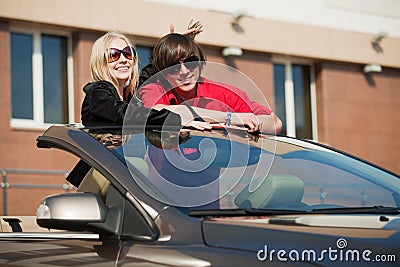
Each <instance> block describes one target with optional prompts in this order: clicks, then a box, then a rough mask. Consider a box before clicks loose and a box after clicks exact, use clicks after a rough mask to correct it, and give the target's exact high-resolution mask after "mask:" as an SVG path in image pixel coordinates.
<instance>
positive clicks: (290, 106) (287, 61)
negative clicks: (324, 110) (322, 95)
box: [272, 56, 318, 141]
mask: <svg viewBox="0 0 400 267" xmlns="http://www.w3.org/2000/svg"><path fill="white" fill-rule="evenodd" d="M272 64H273V65H274V64H282V65H284V66H285V106H286V125H285V126H286V135H287V136H291V137H296V116H295V115H296V114H295V99H294V84H293V76H292V73H293V69H292V66H293V65H295V64H300V65H306V66H309V67H310V77H309V78H310V104H311V134H312V140H314V141H318V125H317V96H316V87H315V67H314V64H313V62H312V61H310V60H305V59H297V58H292V57H283V56H273V57H272ZM274 90H275V89H274Z"/></svg>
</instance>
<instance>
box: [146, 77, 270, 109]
mask: <svg viewBox="0 0 400 267" xmlns="http://www.w3.org/2000/svg"><path fill="white" fill-rule="evenodd" d="M140 97H141V99H142V100H143V105H144V106H145V107H152V106H154V105H156V104H164V105H177V104H181V103H182V100H181V99H179V98H177V97H176V96H175V95H174V93H173V92H172V91H171V90H169V91H168V92H165V89H164V87H163V86H162V85H161V84H160V83H152V84H148V85H145V86H143V87H142V88H141V90H140ZM186 100H187V102H188V103H189V104H190V105H192V106H194V107H199V108H205V109H212V110H218V111H223V112H229V111H232V112H237V113H254V114H255V115H269V114H271V110H270V109H269V108H267V107H265V106H263V105H261V104H259V103H257V102H255V101H252V100H250V98H249V97H248V95H247V94H246V92H244V91H242V90H240V89H238V88H236V87H234V86H231V85H226V84H223V83H219V82H215V81H212V80H209V79H206V78H203V77H202V78H201V80H200V81H199V82H198V83H197V97H196V98H192V99H186Z"/></svg>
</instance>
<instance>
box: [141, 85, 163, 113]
mask: <svg viewBox="0 0 400 267" xmlns="http://www.w3.org/2000/svg"><path fill="white" fill-rule="evenodd" d="M139 96H140V98H141V100H142V101H143V106H145V107H148V108H150V107H153V106H155V105H157V104H164V105H169V104H170V103H169V100H168V97H167V95H166V93H165V90H164V88H163V87H162V86H160V85H158V84H155V83H151V84H147V85H145V86H143V87H141V88H140V92H139Z"/></svg>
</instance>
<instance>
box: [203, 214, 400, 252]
mask: <svg viewBox="0 0 400 267" xmlns="http://www.w3.org/2000/svg"><path fill="white" fill-rule="evenodd" d="M203 232H204V241H205V243H206V244H207V245H209V246H213V247H220V248H230V249H239V250H246V251H254V252H258V251H260V250H261V249H264V248H265V246H268V248H270V249H275V250H278V249H283V248H285V249H286V250H287V249H321V250H322V249H328V247H331V248H336V249H337V248H338V246H340V245H339V242H340V241H342V242H346V244H347V246H348V247H352V248H359V249H363V250H365V249H370V250H372V251H375V252H378V251H379V252H380V253H385V252H386V253H392V254H393V252H394V251H396V253H397V259H398V258H399V256H400V251H399V249H398V244H399V243H400V216H387V215H299V216H273V217H263V218H260V217H234V218H213V219H206V220H204V221H203ZM344 248H345V247H344Z"/></svg>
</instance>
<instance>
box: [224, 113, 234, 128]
mask: <svg viewBox="0 0 400 267" xmlns="http://www.w3.org/2000/svg"><path fill="white" fill-rule="evenodd" d="M231 120H232V112H229V113H228V114H227V115H226V120H225V124H226V125H228V126H231Z"/></svg>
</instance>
